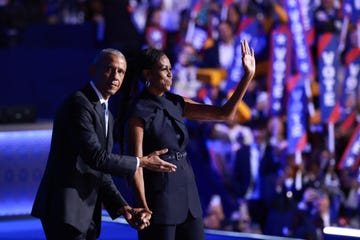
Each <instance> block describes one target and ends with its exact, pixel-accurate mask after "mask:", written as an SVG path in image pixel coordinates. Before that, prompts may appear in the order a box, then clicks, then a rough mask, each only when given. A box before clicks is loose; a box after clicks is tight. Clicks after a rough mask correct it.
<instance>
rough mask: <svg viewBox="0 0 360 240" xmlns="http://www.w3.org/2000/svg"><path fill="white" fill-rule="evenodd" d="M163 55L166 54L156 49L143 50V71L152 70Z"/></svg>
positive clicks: (141, 55) (141, 56) (141, 59)
mask: <svg viewBox="0 0 360 240" xmlns="http://www.w3.org/2000/svg"><path fill="white" fill-rule="evenodd" d="M163 55H165V52H164V51H162V50H159V49H156V48H146V49H143V50H142V51H141V54H140V61H141V69H142V70H144V69H151V68H152V67H153V66H155V65H156V64H157V63H158V62H159V60H160V58H161V57H162V56H163Z"/></svg>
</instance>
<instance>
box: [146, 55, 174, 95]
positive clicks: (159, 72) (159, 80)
mask: <svg viewBox="0 0 360 240" xmlns="http://www.w3.org/2000/svg"><path fill="white" fill-rule="evenodd" d="M171 70H172V68H171V63H170V60H169V58H168V57H167V56H166V55H163V56H162V57H161V58H160V59H159V61H158V63H157V64H156V65H155V66H154V67H153V68H152V69H151V71H150V74H149V75H148V79H149V81H150V87H149V88H150V89H151V90H153V91H155V92H156V93H157V94H159V95H161V94H162V93H164V92H168V91H170V89H171V85H172V77H173V75H172V72H171Z"/></svg>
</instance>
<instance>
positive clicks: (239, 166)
mask: <svg viewBox="0 0 360 240" xmlns="http://www.w3.org/2000/svg"><path fill="white" fill-rule="evenodd" d="M278 169H279V163H278V162H277V161H276V158H275V156H274V152H273V148H272V147H271V146H270V145H268V144H267V145H266V147H265V149H264V153H263V155H262V157H261V160H260V165H259V173H258V174H259V177H260V184H261V185H263V184H264V181H262V180H263V179H264V177H265V176H269V175H272V174H276V173H277V171H278ZM233 179H234V181H233V182H234V187H235V191H236V193H237V195H238V197H244V196H245V194H246V191H247V189H248V187H249V185H250V183H251V166H250V146H242V147H241V148H240V149H239V151H238V152H237V153H236V157H235V162H234V167H233ZM263 190H265V189H263V188H261V187H260V191H261V192H260V194H263V192H262V191H263Z"/></svg>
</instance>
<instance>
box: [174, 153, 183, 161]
mask: <svg viewBox="0 0 360 240" xmlns="http://www.w3.org/2000/svg"><path fill="white" fill-rule="evenodd" d="M175 157H176V160H178V161H179V160H180V159H181V158H182V157H183V155H182V153H181V152H176V153H175Z"/></svg>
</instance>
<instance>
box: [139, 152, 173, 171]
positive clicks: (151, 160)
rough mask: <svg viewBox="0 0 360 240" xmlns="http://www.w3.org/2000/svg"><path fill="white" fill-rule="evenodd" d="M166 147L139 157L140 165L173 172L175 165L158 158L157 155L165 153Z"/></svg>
mask: <svg viewBox="0 0 360 240" xmlns="http://www.w3.org/2000/svg"><path fill="white" fill-rule="evenodd" d="M167 151H168V150H167V149H162V150H159V151H155V152H153V153H151V154H149V155H147V156H144V157H140V167H144V168H147V169H149V170H151V171H156V172H175V171H176V165H174V164H171V163H168V162H166V161H164V160H161V159H160V158H159V155H161V154H165V153H167Z"/></svg>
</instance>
